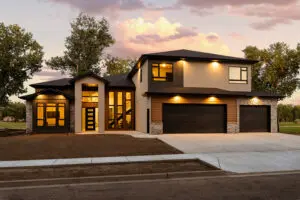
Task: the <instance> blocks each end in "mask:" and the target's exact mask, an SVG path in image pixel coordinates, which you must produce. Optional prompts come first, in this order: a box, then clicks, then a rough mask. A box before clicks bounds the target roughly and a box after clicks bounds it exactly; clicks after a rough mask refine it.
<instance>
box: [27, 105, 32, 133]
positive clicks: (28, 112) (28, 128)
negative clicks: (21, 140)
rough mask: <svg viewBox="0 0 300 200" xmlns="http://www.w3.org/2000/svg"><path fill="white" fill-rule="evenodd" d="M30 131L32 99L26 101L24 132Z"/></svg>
mask: <svg viewBox="0 0 300 200" xmlns="http://www.w3.org/2000/svg"><path fill="white" fill-rule="evenodd" d="M31 132H32V101H26V133H31Z"/></svg>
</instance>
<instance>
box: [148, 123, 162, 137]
mask: <svg viewBox="0 0 300 200" xmlns="http://www.w3.org/2000/svg"><path fill="white" fill-rule="evenodd" d="M150 128H151V129H150V130H151V132H150V134H151V135H160V134H163V123H162V122H151V127H150Z"/></svg>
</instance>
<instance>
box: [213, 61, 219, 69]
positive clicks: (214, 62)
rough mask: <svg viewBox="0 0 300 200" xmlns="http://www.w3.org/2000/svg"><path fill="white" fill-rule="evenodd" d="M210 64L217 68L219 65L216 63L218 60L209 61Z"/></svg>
mask: <svg viewBox="0 0 300 200" xmlns="http://www.w3.org/2000/svg"><path fill="white" fill-rule="evenodd" d="M211 65H212V67H213V68H214V69H217V68H218V67H219V65H220V64H219V63H218V61H213V62H212V63H211Z"/></svg>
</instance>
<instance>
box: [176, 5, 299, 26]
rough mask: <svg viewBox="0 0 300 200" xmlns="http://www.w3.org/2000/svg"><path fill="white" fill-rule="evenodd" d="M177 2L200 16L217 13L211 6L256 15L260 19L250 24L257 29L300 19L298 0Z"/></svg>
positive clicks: (243, 14)
mask: <svg viewBox="0 0 300 200" xmlns="http://www.w3.org/2000/svg"><path fill="white" fill-rule="evenodd" d="M177 4H178V5H179V6H185V7H188V8H189V9H190V11H191V12H192V13H196V14H199V15H200V16H203V15H209V14H213V13H217V12H216V10H213V8H223V9H221V10H218V12H220V11H221V12H227V13H229V14H233V15H239V16H246V17H257V18H260V19H259V20H257V21H255V22H253V23H251V24H250V26H251V27H252V28H254V29H257V30H268V29H272V28H274V27H275V26H276V25H279V24H289V23H291V22H292V21H296V20H300V5H299V1H298V0H284V1H283V0H210V1H206V0H178V2H177ZM208 10H210V11H208Z"/></svg>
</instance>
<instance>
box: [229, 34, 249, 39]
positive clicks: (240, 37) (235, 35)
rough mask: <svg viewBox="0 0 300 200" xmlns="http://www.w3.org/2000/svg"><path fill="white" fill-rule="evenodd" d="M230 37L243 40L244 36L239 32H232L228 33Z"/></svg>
mask: <svg viewBox="0 0 300 200" xmlns="http://www.w3.org/2000/svg"><path fill="white" fill-rule="evenodd" d="M229 36H230V37H232V38H233V39H235V40H244V39H245V37H244V36H243V35H241V34H239V33H236V32H233V33H230V34H229Z"/></svg>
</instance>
